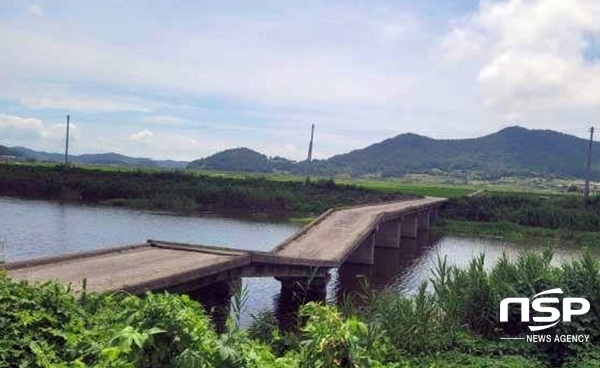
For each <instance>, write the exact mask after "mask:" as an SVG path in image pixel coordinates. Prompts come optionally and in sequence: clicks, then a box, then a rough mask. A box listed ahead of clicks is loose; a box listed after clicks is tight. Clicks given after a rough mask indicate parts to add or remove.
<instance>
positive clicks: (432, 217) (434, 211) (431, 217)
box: [429, 208, 439, 224]
mask: <svg viewBox="0 0 600 368" xmlns="http://www.w3.org/2000/svg"><path fill="white" fill-rule="evenodd" d="M438 211H439V210H438V209H437V208H433V209H432V210H431V211H430V212H429V222H430V223H431V224H435V223H436V222H437V220H438V215H439V214H438Z"/></svg>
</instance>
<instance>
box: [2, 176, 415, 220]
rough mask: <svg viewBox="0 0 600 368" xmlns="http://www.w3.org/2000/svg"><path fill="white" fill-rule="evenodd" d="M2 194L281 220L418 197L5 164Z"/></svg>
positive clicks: (254, 180)
mask: <svg viewBox="0 0 600 368" xmlns="http://www.w3.org/2000/svg"><path fill="white" fill-rule="evenodd" d="M0 196H11V197H18V198H29V199H47V200H62V201H67V202H75V203H88V204H98V205H108V206H117V207H127V208H134V209H150V210H161V211H170V212H180V213H198V212H213V213H220V214H226V215H234V214H235V215H244V216H259V217H260V216H263V217H269V218H278V219H287V218H291V217H296V218H302V217H310V216H315V215H319V214H320V213H322V212H324V211H326V210H327V209H329V208H332V207H340V206H349V205H358V204H364V203H378V202H385V201H393V200H402V199H408V198H416V197H417V196H415V195H406V194H403V193H400V192H383V191H377V190H371V189H366V188H363V187H358V186H353V185H346V184H336V183H335V182H334V181H332V180H319V181H315V182H311V183H309V184H304V183H301V182H295V181H289V182H280V181H272V180H268V179H265V178H260V177H244V178H242V177H240V178H227V177H218V176H206V175H200V174H197V173H190V172H185V171H170V172H167V171H162V172H148V171H106V170H96V169H83V168H69V169H65V168H64V167H61V166H20V165H0Z"/></svg>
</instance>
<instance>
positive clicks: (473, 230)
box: [434, 220, 600, 247]
mask: <svg viewBox="0 0 600 368" xmlns="http://www.w3.org/2000/svg"><path fill="white" fill-rule="evenodd" d="M434 229H435V231H436V232H439V233H440V234H452V235H472V236H479V237H494V238H503V239H506V240H507V241H510V242H511V243H516V244H531V245H540V244H543V245H549V246H556V245H558V246H563V245H578V246H582V247H598V245H600V232H597V231H573V230H568V229H548V228H543V227H530V226H523V225H518V224H514V223H510V222H474V221H454V220H441V221H439V222H438V223H436V225H435V228H434Z"/></svg>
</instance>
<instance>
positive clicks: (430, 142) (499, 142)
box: [315, 126, 600, 177]
mask: <svg viewBox="0 0 600 368" xmlns="http://www.w3.org/2000/svg"><path fill="white" fill-rule="evenodd" d="M593 151H594V160H593V162H594V165H593V168H592V170H593V174H594V176H595V177H600V161H599V160H600V143H594V146H593ZM586 152H587V141H586V140H584V139H581V138H577V137H574V136H571V135H567V134H563V133H558V132H555V131H552V130H529V129H525V128H522V127H518V126H515V127H510V128H505V129H502V130H500V131H498V132H496V133H494V134H490V135H487V136H484V137H480V138H474V139H455V140H449V139H441V140H437V139H431V138H428V137H423V136H419V135H416V134H410V133H409V134H401V135H399V136H396V137H394V138H390V139H386V140H384V141H383V142H380V143H376V144H373V145H371V146H368V147H366V148H364V149H360V150H355V151H352V152H350V153H346V154H343V155H337V156H334V157H331V158H330V159H328V160H325V161H319V162H317V163H316V164H315V166H316V169H315V170H317V171H320V172H325V173H331V172H336V173H347V174H351V175H365V174H371V175H381V176H402V175H403V174H406V173H425V172H432V171H436V170H437V171H443V172H457V171H477V172H481V173H483V174H484V175H485V176H488V177H499V176H506V175H558V176H575V177H582V176H584V172H585V171H584V169H585V161H586Z"/></svg>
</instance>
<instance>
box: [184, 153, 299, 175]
mask: <svg viewBox="0 0 600 368" xmlns="http://www.w3.org/2000/svg"><path fill="white" fill-rule="evenodd" d="M294 165H295V163H294V161H290V160H287V159H285V158H282V157H273V158H269V157H267V156H266V155H263V154H262V153H259V152H256V151H253V150H251V149H249V148H245V147H242V148H234V149H228V150H225V151H222V152H219V153H216V154H214V155H212V156H209V157H206V158H203V159H199V160H195V161H192V162H190V163H189V164H188V166H187V167H188V169H205V170H218V171H242V172H259V173H270V172H273V171H292V170H293V168H294Z"/></svg>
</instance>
